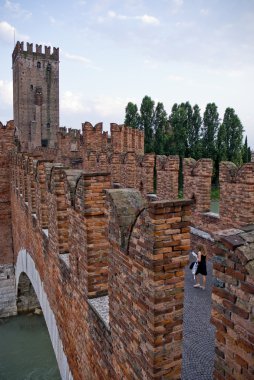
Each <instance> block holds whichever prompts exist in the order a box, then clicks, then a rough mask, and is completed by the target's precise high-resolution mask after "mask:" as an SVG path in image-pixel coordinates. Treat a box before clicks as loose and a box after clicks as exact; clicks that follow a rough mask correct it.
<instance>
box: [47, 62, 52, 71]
mask: <svg viewBox="0 0 254 380" xmlns="http://www.w3.org/2000/svg"><path fill="white" fill-rule="evenodd" d="M47 71H51V64H50V63H48V65H47Z"/></svg>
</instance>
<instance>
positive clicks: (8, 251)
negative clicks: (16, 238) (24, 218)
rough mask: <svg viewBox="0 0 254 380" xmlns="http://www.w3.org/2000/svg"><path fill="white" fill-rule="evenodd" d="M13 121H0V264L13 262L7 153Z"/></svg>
mask: <svg viewBox="0 0 254 380" xmlns="http://www.w3.org/2000/svg"><path fill="white" fill-rule="evenodd" d="M13 142H14V123H13V121H9V122H8V123H7V125H6V126H4V125H2V124H1V123H0V231H1V233H0V265H2V264H11V263H13V250H12V231H11V198H10V172H11V165H10V159H9V155H8V153H9V152H10V150H12V149H13V148H14V143H13Z"/></svg>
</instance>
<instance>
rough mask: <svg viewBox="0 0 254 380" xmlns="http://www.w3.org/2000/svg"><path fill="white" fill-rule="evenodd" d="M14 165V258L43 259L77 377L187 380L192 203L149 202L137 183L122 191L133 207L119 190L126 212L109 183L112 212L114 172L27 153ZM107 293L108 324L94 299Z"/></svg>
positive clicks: (41, 264) (48, 290) (47, 285)
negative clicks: (183, 376)
mask: <svg viewBox="0 0 254 380" xmlns="http://www.w3.org/2000/svg"><path fill="white" fill-rule="evenodd" d="M12 166H13V169H14V170H13V177H12V193H11V198H12V202H11V205H12V212H13V214H14V215H15V218H13V220H12V229H13V244H14V256H15V258H16V256H17V254H18V252H20V250H21V249H26V251H27V252H29V254H30V255H31V257H32V259H33V261H34V263H35V267H36V268H37V271H38V272H39V275H40V280H41V281H42V283H43V286H44V290H45V292H46V293H47V296H48V301H49V303H50V307H51V309H52V311H53V313H54V315H55V318H56V323H57V326H58V330H59V334H60V336H61V340H62V342H63V347H64V351H65V353H66V356H67V358H68V363H69V367H70V369H71V371H72V375H73V378H74V379H75V380H76V379H77V380H79V379H80V380H81V379H82V380H83V379H86V378H93V379H119V378H121V377H123V378H125V376H127V375H128V376H129V377H130V378H134V379H139V378H142V377H141V376H145V378H147V379H153V378H160V377H161V376H170V377H171V378H172V379H179V378H180V375H179V374H180V370H181V340H182V312H183V283H184V278H183V276H184V272H183V268H184V266H185V265H186V263H187V260H188V250H189V247H190V239H189V227H188V226H189V219H190V203H191V202H190V201H176V202H155V203H154V204H151V205H150V206H149V208H143V206H144V203H143V202H144V201H143V200H142V197H141V195H140V193H139V192H138V191H137V190H135V189H127V190H124V189H122V190H118V192H120V194H127V199H131V200H132V202H134V203H133V204H132V209H131V208H128V207H127V208H126V207H125V206H126V203H125V202H122V198H121V197H120V205H121V207H122V210H123V212H120V211H121V210H120V208H119V203H118V202H117V201H116V199H115V198H112V191H113V192H114V190H108V197H111V198H110V200H109V201H108V202H109V203H110V209H109V212H108V211H107V210H108V208H107V207H105V201H106V200H105V189H106V188H108V187H110V177H109V175H108V174H106V173H98V174H96V173H94V174H92V173H90V174H89V173H87V174H85V173H82V172H81V171H80V170H73V169H67V168H64V167H63V166H61V165H60V164H52V163H51V162H45V161H40V160H33V159H32V158H31V157H28V156H24V155H22V154H18V155H15V154H14V155H13V156H12ZM17 184H18V186H17ZM21 191H22V196H21ZM25 194H26V195H25ZM137 194H139V195H137ZM137 197H138V198H137ZM26 199H27V200H26ZM124 199H126V197H125V198H124ZM138 199H139V200H138ZM140 206H141V209H140ZM133 210H134V211H133ZM133 216H134V219H133ZM120 217H121V221H120V223H118V220H119V218H120ZM108 218H110V220H111V223H110V224H108ZM108 228H109V234H110V242H111V248H110V249H109V245H108V244H109V243H108V239H107V233H108ZM125 228H126V229H125ZM176 235H177V236H176ZM151 249H152V251H151ZM127 251H128V252H127ZM151 252H152V253H151ZM109 255H110V256H109ZM108 273H109V277H108ZM137 289H138V291H137ZM108 290H109V291H108ZM107 291H108V299H109V310H108V311H107V310H106V311H104V313H106V314H107V315H108V322H107V321H106V320H105V318H104V317H103V316H102V315H101V314H100V312H99V311H98V310H97V309H96V307H95V306H94V303H93V302H94V301H95V302H98V301H99V302H104V301H103V300H104V299H106V298H105V296H106V294H107ZM93 297H96V298H93ZM145 297H147V300H146V299H145ZM130 312H131V314H130ZM122 318H123V319H122ZM168 318H170V320H172V322H171V323H169V320H168ZM143 323H144V325H143ZM158 326H160V328H158ZM128 342H129V343H128ZM126 343H128V346H127V348H126V347H125V345H126ZM139 344H140V345H139ZM172 348H173V349H172ZM165 350H166V352H167V355H166V356H165V355H164V354H165ZM137 352H139V353H140V355H141V357H139V355H137ZM125 359H127V361H126V360H125ZM139 364H140V370H139V369H138V365H139Z"/></svg>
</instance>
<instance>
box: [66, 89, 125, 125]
mask: <svg viewBox="0 0 254 380" xmlns="http://www.w3.org/2000/svg"><path fill="white" fill-rule="evenodd" d="M127 103H128V99H124V98H121V97H113V96H106V95H105V96H97V97H94V98H89V99H85V98H84V96H83V95H82V94H81V93H74V92H72V91H65V92H64V93H63V95H62V96H61V99H60V108H61V112H63V113H65V114H68V115H69V114H70V113H71V114H80V115H81V114H82V117H85V118H87V120H88V119H91V118H92V119H94V120H102V119H104V118H110V119H111V120H120V119H122V118H123V117H124V115H123V113H124V110H125V107H126V104H127Z"/></svg>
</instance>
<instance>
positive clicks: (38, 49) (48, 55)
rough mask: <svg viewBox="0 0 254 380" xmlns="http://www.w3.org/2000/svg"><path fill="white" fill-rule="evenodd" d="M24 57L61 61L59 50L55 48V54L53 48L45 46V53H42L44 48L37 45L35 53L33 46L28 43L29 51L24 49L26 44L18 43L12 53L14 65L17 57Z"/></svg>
mask: <svg viewBox="0 0 254 380" xmlns="http://www.w3.org/2000/svg"><path fill="white" fill-rule="evenodd" d="M18 55H22V56H24V57H27V56H28V55H30V56H31V57H36V58H40V59H43V58H44V59H47V58H50V59H54V60H56V61H59V48H55V47H54V48H53V52H52V53H51V47H50V46H45V47H44V53H43V52H42V46H41V45H37V44H36V47H35V51H33V44H32V43H29V42H27V49H26V50H25V49H24V42H19V41H17V43H16V46H15V48H14V50H13V53H12V62H13V63H14V62H15V60H16V58H17V56H18Z"/></svg>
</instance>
